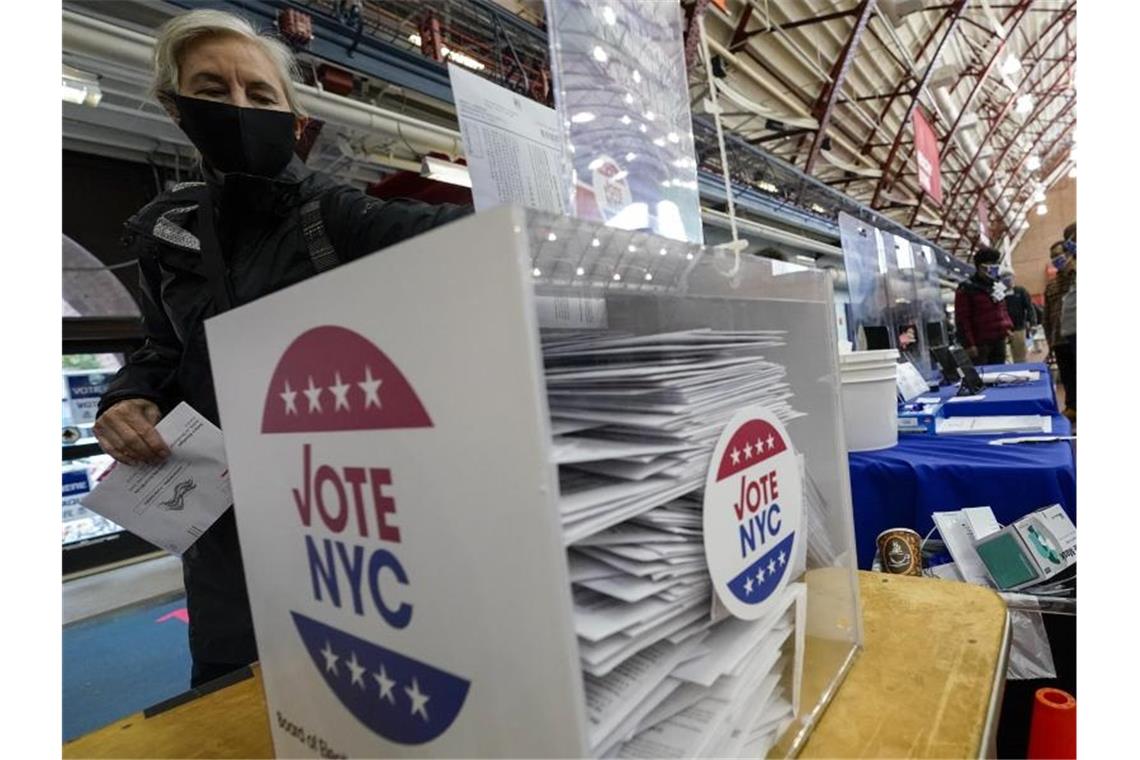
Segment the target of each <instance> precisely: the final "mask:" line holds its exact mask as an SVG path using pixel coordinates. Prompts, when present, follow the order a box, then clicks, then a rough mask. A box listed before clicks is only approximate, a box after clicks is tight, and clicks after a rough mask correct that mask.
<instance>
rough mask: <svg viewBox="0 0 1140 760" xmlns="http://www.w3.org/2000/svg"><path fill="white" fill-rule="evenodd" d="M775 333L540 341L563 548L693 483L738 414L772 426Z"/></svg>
mask: <svg viewBox="0 0 1140 760" xmlns="http://www.w3.org/2000/svg"><path fill="white" fill-rule="evenodd" d="M782 337H783V333H782V332H780V331H774V330H761V331H749V332H730V331H720V330H707V329H705V330H689V331H684V332H675V333H664V334H657V335H643V336H629V335H615V334H613V333H605V332H603V333H599V332H596V331H591V332H575V331H550V332H547V333H544V335H543V357H544V360H545V363H546V386H547V398H548V403H549V405H550V413H551V419H552V423H553V432H554V441H553V443H554V458H555V462H556V463H557V464H558V465H559V476H560V480H561V483H560V486H561V494H562V498H561V501H560V503H559V508H560V510H561V513H562V523H563V527H564V528H565V536H566V540H567V542H568V543H573V542H574V541H577V540H579V539H581V538H583V537H585V536H589V535H591V534H593V533H596V532H598V531H600V530H604V529H605V528H608V527H610V526H613V525H616V524H618V523H620V522H622V521H623V520H627V519H629V518H631V517H634V516H636V515H638V514H641V513H643V512H646V511H648V510H650V509H652V508H653V507H655V506H659V505H661V504H664V503H666V502H668V501H670V500H671V499H675V498H677V497H679V496H682V495H684V494H686V493H689V492H690V491H693V490H694V489H697V488H699V487H700V486H701V485H703V482H704V477H705V473H706V471H707V469H708V460H709V457H710V456H711V453H712V448H713V445H714V444H715V443H716V439H717V436H718V435H720V432H721V430H722V429H723V428H724V425H725V424H726V423H727V422H728V420H729V418H730V417H731V416H732V415H733V414H734V413H735V412H736V411H737V410H738V409H740V408H741V407H744V406H747V405H749V404H754V403H762V404H764V405H766V406H767V407H768V408H769V409H771V410H772V411H773V412H774V413H775V414H776V415H777V416H778V417H779V418H780V419H781V420H782V421H784V422H787V421H789V420H791V419H794V418H795V417H797V416H800V415H799V413H797V412H796V411H794V410H793V409H792V407H791V405H790V404H789V403H788V402H789V400H790V399H791V397H792V392H791V389H790V387H789V386H788V384H787V383H786V382H785V375H786V370H785V369H784V368H783V367H782V366H780V365H778V364H774V363H772V362H770V361H767V360H765V359H764V358H763V356H762V354H761V352H762V351H763V350H764V349H766V348H772V347H774V346H779V345H782V342H781V338H782Z"/></svg>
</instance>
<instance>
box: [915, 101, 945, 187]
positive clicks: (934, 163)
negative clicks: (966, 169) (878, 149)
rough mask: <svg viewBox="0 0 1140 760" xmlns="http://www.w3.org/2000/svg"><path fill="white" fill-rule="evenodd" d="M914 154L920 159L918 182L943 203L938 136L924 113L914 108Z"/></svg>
mask: <svg viewBox="0 0 1140 760" xmlns="http://www.w3.org/2000/svg"><path fill="white" fill-rule="evenodd" d="M914 156H915V159H916V160H917V161H918V184H919V186H921V187H922V189H923V190H924V191H926V194H927V195H929V196H930V198H931V199H932V200H933V201H934V202H935V203H937V204H938V205H939V206H941V205H942V173H941V170H940V169H939V162H938V138H937V137H935V136H934V130H933V129H931V128H930V123H929V122H927V121H926V117H925V116H924V115H923V114H922V109H921V108H916V109H914Z"/></svg>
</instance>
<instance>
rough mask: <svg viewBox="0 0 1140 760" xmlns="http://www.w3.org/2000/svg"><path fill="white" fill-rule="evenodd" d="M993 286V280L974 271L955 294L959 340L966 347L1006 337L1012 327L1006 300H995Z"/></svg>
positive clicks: (955, 314) (955, 316)
mask: <svg viewBox="0 0 1140 760" xmlns="http://www.w3.org/2000/svg"><path fill="white" fill-rule="evenodd" d="M992 289H993V283H992V282H990V281H989V280H985V279H982V277H981V276H980V275H977V274H975V275H974V276H973V277H971V278H970V279H968V280H966V281H965V282H963V283H962V284H961V285H959V286H958V291H957V292H956V293H955V294H954V321H955V323H957V325H958V340H959V342H960V343H961V344H962V345H963V346H964V347H965V348H970V347H971V346H978V345H982V344H986V343H993V342H995V341H999V340H1005V337H1006V335H1007V334H1008V333H1009V331H1010V330H1012V329H1013V320H1011V319H1010V318H1009V310H1008V309H1006V307H1005V301H1004V300H1002V301H994V299H993V298H991V297H990V291H991V290H992Z"/></svg>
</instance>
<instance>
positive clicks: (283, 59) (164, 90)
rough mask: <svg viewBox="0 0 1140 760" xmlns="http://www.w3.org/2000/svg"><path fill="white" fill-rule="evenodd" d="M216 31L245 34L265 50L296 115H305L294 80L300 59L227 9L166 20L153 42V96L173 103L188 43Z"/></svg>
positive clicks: (249, 39)
mask: <svg viewBox="0 0 1140 760" xmlns="http://www.w3.org/2000/svg"><path fill="white" fill-rule="evenodd" d="M216 35H230V36H237V37H242V38H244V39H246V40H248V41H249V42H252V43H253V44H255V45H257V46H258V47H260V48H261V50H262V51H264V52H265V54H266V56H268V57H269V60H270V61H272V62H273V66H274V68H276V69H277V74H278V76H280V77H281V83H282V87H283V88H284V90H285V100H286V101H287V102H288V104H289V110H291V111H292V112H293V113H294V114H296V115H297V116H305V115H306V114H305V109H304V108H302V107H301V103H300V100H299V98H298V97H297V89H296V87H295V86H294V84H293V80H294V79H295V78H299V77H300V72H299V70H298V68H297V62H296V60H295V59H294V58H293V53H292V51H290V50H289V47H288V46H287V45H286V44H285V43H284V42H282V41H281V40H279V39H277V38H276V37H272V36H270V35H268V34H259V33H258V32H257V30H256V29H254V28H253V25H252V24H250V23H249V22H248V21H246V20H245V19H244V18H241V17H240V16H235V15H234V14H232V13H226V12H225V11H218V10H209V9H202V10H196V11H190V12H189V13H183V14H182V15H180V16H175V17H174V18H172V19H171V20H170V21H168V22H166V23H165V24H163V26H162V28H161V29H160V30H159V32H158V39H157V40H155V44H154V60H153V64H154V65H153V68H154V83H153V86H152V90H153V93H154V96H155V97H156V98H157V99H158V100H159V102H161V103H162V104H163V105H165V106H167V107H168V108H170V107H172V103H173V96H174V95H176V94H177V93H178V76H179V62H180V60H181V58H182V53H183V52H184V51H185V49H186V46H187V45H188V44H189V43H191V42H193V41H194V40H197V39H201V38H203V37H212V36H216Z"/></svg>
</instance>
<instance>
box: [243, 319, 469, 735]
mask: <svg viewBox="0 0 1140 760" xmlns="http://www.w3.org/2000/svg"><path fill="white" fill-rule="evenodd" d="M433 427H434V426H433V424H432V420H431V418H430V416H429V415H428V413H427V410H426V409H425V408H424V406H423V404H422V403H421V402H420V399H419V397H418V396H417V394H416V392H415V390H414V389H413V388H412V386H411V384H410V383H409V382H408V380H407V378H406V377H405V376H404V375H403V373H402V372H401V371H400V370H399V368H398V367H396V365H395V363H394V362H392V360H391V359H390V358H389V357H388V356H387V355H385V354H384V352H382V351H381V350H380V349H379V348H377V347H376V346H375V345H374V344H373V343H372V342H371V341H369V340H368V339H367V338H365V337H364V336H362V335H360V334H359V333H356V332H353V331H351V330H348V329H345V328H343V327H338V326H333V325H325V326H322V327H315V328H313V329H311V330H307V331H306V332H304V333H302V334H301V335H300V336H298V337H297V339H296V340H294V341H293V343H292V344H290V345H289V347H288V348H287V349H286V350H285V352H284V354H283V355H282V356H281V359H280V360H279V361H278V362H277V366H276V367H275V369H274V372H273V376H272V378H271V379H270V383H269V388H268V389H267V390H266V394H265V403H264V409H263V413H262V427H261V432H262V433H263V434H270V435H279V434H288V435H290V437H291V439H295V441H296V449H295V454H294V456H295V457H296V458H295V459H294V460H293V462H294V464H293V465H292V466H295V467H296V469H295V470H292V467H291V466H290V465H288V463H287V462H285V463H283V465H282V466H283V475H285V478H283V480H289V479H291V480H292V481H293V483H294V484H295V485H294V487H293V488H292V489H290V491H286V492H283V493H282V497H283V498H282V505H281V506H282V509H281V519H285V520H291V521H295V524H296V526H297V529H298V534H297V535H298V539H299V540H298V542H297V544H296V545H295V546H282V547H281V548H280V551H281V553H282V556H283V557H289V556H290V555H291V557H290V559H291V560H292V561H296V562H303V563H304V564H305V566H306V568H307V572H306V576H307V577H308V578H309V580H310V583H309V584H307V592H308V593H309V594H310V595H311V597H310V602H309V603H308V604H307V605H306V612H307V613H308V614H301V613H300V612H297V611H295V610H292V611H289V617H290V618H291V624H292V626H293V627H294V628H295V629H296V631H297V635H298V636H299V637H300V641H301V644H302V645H303V646H304V649H305V651H306V652H307V653H308V656H309V658H310V660H311V661H312V665H313V667H315V668H316V670H317V672H319V673H320V676H321V678H322V680H323V681H324V682H325V684H326V685H327V686H328V688H329V689H330V690H331V692H332V693H333V695H335V697H336V699H337V700H338V701H339V702H340V704H341V705H342V706H343V707H344V708H345V709H347V710H348V711H349V712H350V713H352V715H354V716H355V717H356V718H357V719H358V720H359V721H360V722H361V723H363V724H364V725H366V726H367V727H368V728H370V729H371V730H372V731H374V732H375V733H377V734H379V735H380V736H382V737H384V738H385V739H388V740H389V741H393V742H397V743H400V744H405V745H416V744H423V743H425V742H428V741H431V740H433V739H435V738H437V737H439V736H440V735H442V734H443V733H444V732H445V731H447V729H448V728H449V727H450V726H451V725H452V723H453V722H454V721H455V719H456V717H457V716H458V715H459V712H460V710H461V709H462V708H463V704H464V702H465V701H466V698H467V694H468V691H469V689H470V686H471V683H470V681H469V680H467V679H465V678H463V677H462V676H460V675H456V674H454V673H451V672H449V671H448V670H446V669H443V668H439V667H436V666H435V665H433V664H431V663H429V662H425V661H424V660H422V659H418V658H413V657H410V656H408V655H407V654H405V653H402V652H399V651H396V649H394V648H393V647H392V644H393V643H394V642H400V641H403V642H405V643H407V642H411V641H414V640H415V639H414V638H409V637H408V636H407V635H406V633H405V634H404V635H400V634H401V633H402V632H413V631H414V627H415V621H416V616H415V611H416V609H417V608H418V605H420V604H431V603H433V600H431V599H426V600H425V599H423V598H417V595H416V586H415V578H413V577H411V575H410V574H409V573H408V572H407V570H406V568H405V565H404V562H402V561H401V557H407V556H408V555H409V554H412V553H415V552H416V549H417V548H419V547H417V542H424V541H429V540H430V538H431V537H430V536H416V535H411V534H410V533H409V532H408V531H407V530H402V529H401V526H400V505H401V503H403V500H404V499H405V498H407V497H408V496H409V495H410V494H414V492H415V487H416V486H415V483H403V481H402V480H401V473H400V472H399V471H398V469H397V468H396V467H394V466H392V465H391V464H390V463H389V462H387V461H386V459H387V458H388V457H387V456H386V455H385V453H384V452H385V451H392V450H394V448H395V447H400V446H405V445H408V444H407V442H406V441H404V440H401V439H400V438H399V436H400V433H399V431H400V430H409V429H432V428H433ZM363 431H367V432H369V433H371V434H373V435H370V436H367V437H362V436H361V435H360V433H361V432H363ZM381 431H385V432H381ZM377 435H382V436H383V438H379V437H375V436H377ZM345 436H348V438H347V442H346V439H345V438H344V437H345ZM391 436H395V439H393V438H392V437H391ZM338 439H339V440H338ZM420 440H421V441H422V440H423V439H422V437H421V438H420ZM420 445H423V444H422V443H421V444H420ZM429 445H430V444H429ZM290 470H291V471H290ZM397 484H402V485H403V490H402V491H401V493H402V494H404V496H402V497H401V498H400V499H399V500H397V499H396V497H395V496H394V495H393V488H394V487H395V486H396V485H397ZM398 502H399V503H398ZM420 546H421V547H422V543H421V544H420ZM419 550H420V553H431V552H430V550H427V549H423V548H420V549H419ZM436 602H437V603H438V600H436ZM282 612H283V613H284V612H285V610H282ZM361 621H367V623H366V625H365V627H367V629H368V630H369V631H370V633H369V637H368V638H367V639H366V638H361V637H360V636H358V635H355V634H353V633H350V632H349V631H348V630H346V629H345V626H344V624H345V623H348V627H351V628H353V629H355V630H356V631H357V632H360V631H361V630H362V625H361ZM286 625H288V624H286ZM371 631H374V633H371ZM449 654H450V653H444V652H437V653H433V656H432V659H434V656H435V655H439V656H441V658H445V657H447V656H448V655H449Z"/></svg>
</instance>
